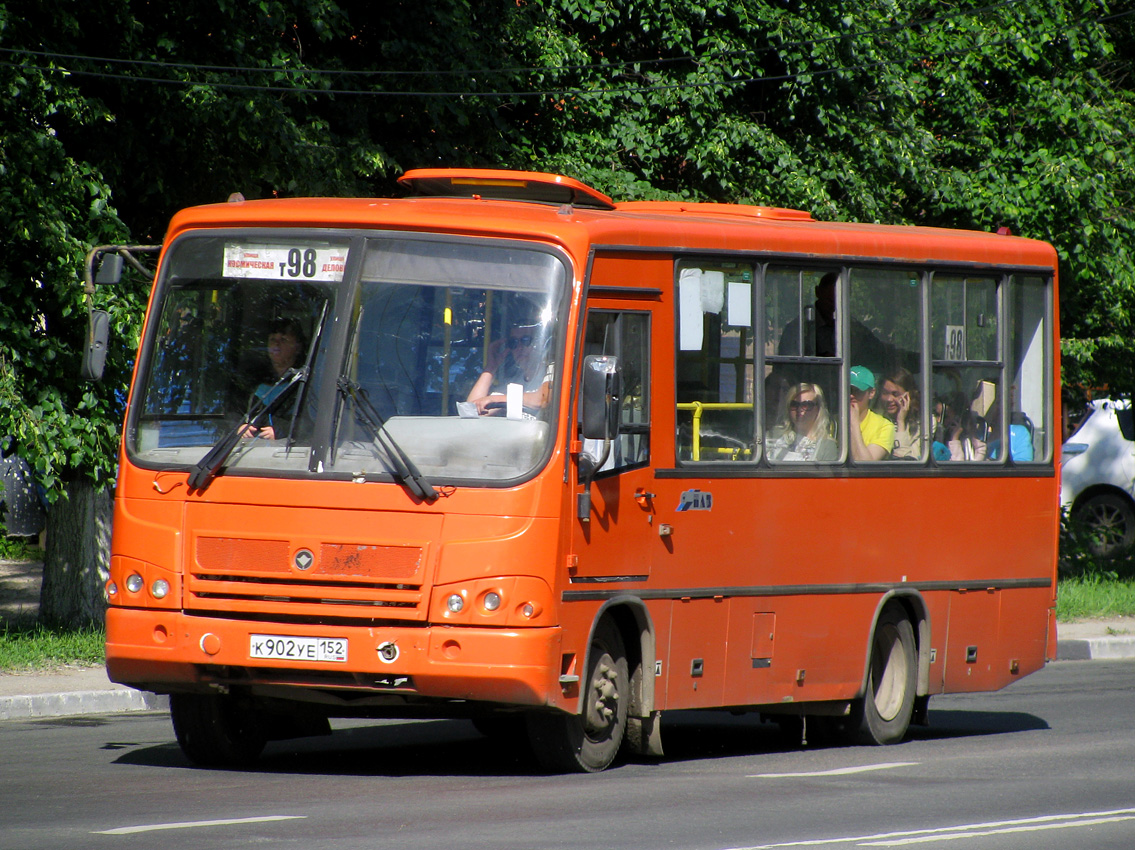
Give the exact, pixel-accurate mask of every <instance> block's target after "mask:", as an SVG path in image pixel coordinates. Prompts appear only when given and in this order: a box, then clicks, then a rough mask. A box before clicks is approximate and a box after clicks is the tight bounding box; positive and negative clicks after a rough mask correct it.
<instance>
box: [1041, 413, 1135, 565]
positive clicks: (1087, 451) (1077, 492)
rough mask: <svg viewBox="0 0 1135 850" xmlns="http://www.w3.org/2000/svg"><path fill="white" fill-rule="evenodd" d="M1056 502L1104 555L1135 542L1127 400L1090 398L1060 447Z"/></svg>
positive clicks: (1133, 425) (1134, 448)
mask: <svg viewBox="0 0 1135 850" xmlns="http://www.w3.org/2000/svg"><path fill="white" fill-rule="evenodd" d="M1063 455H1064V456H1063V458H1062V459H1061V462H1060V466H1061V483H1060V504H1061V506H1063V507H1065V508H1067V509H1068V510H1069V511H1070V512H1071V515H1072V519H1073V520H1074V521H1076V522H1078V523H1080V524H1081V525H1082V526H1083V527H1084V528H1086V529H1087V530H1088V532H1089V534H1090V540H1091V543H1090V544H1089V546H1090V548H1091V550H1092V552H1094V553H1095V554H1097V555H1102V556H1105V557H1106V556H1108V555H1113V554H1116V553H1117V552H1119V551H1120V550H1121V549H1124V548H1126V547H1129V546H1131V545H1132V544H1133V543H1135V411H1133V410H1132V407H1131V402H1130V400H1128V399H1124V400H1117V399H1096V400H1094V401H1092V402H1090V403H1089V404H1088V407H1087V410H1086V412H1085V415H1084V418H1083V419H1082V420H1081V421H1080V423H1079V425H1078V427H1077V428H1076V430H1074V431H1073V432H1072V435H1071V436H1070V437H1069V438H1068V440H1067V441H1066V442H1065V443H1064V450H1063Z"/></svg>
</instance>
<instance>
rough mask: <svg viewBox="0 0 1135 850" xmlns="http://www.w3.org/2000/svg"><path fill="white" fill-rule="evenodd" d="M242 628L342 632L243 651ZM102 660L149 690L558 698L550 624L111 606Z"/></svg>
mask: <svg viewBox="0 0 1135 850" xmlns="http://www.w3.org/2000/svg"><path fill="white" fill-rule="evenodd" d="M252 635H273V636H280V637H292V638H326V639H334V640H345V641H346V642H347V660H346V662H338V661H296V660H280V659H265V658H253V657H251V651H250V646H251V642H252ZM391 646H393V649H391ZM380 647H384V648H385V653H382V654H380V652H379V648H380ZM384 656H385V657H384ZM391 656H393V657H392V658H391ZM106 667H107V673H108V675H109V677H110V679H111V680H112V681H114V682H119V683H121V684H124V685H130V686H132V687H135V688H139V689H142V690H150V691H156V692H158V693H169V692H179V691H180V692H184V691H208V690H215V689H216V688H218V687H222V688H224V687H232V686H241V687H247V688H248V689H249V690H251V691H252V692H257V691H259V692H262V693H270V694H271V695H273V696H278V697H284V698H287V697H288V696H289V694H291V695H293V696H294V697H295V698H296V699H304V700H311V699H313V698H315V697H314V696H313V694H314V693H316V692H318V693H322V694H326V695H327V696H328V701H331V699H332V698H336V699H342V698H348V699H358V698H363V697H392V698H394V699H395V700H397V701H407V702H423V701H425V702H428V701H430V700H443V701H451V700H474V701H484V702H492V703H501V704H508V705H526V706H545V705H547V706H558V705H561V702H562V698H563V692H562V690H561V688H560V685H559V681H558V677H559V668H560V630H559V628H555V627H553V628H533V629H488V628H462V627H453V626H432V627H430V626H426V627H403V626H340V625H329V626H321V625H316V626H313V625H295V624H282V623H270V622H248V621H234V620H226V619H221V618H215V617H201V616H190V615H186V614H184V613H181V612H177V611H169V612H164V611H154V610H140V609H131V608H116V607H112V608H110V609H109V610H108V611H107V643H106Z"/></svg>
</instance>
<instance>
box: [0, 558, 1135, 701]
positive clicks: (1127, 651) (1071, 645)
mask: <svg viewBox="0 0 1135 850" xmlns="http://www.w3.org/2000/svg"><path fill="white" fill-rule="evenodd" d="M42 572H43V565H42V564H26V563H19V564H16V563H12V562H8V561H0V628H3V626H4V624H5V623H6V622H8V621H10V620H11V621H14V620H16V619H17V618H18V619H19V620H20V621H22V622H27V621H28V618H31V619H32V620H33V621H34V617H35V613H36V611H37V610H38V608H39V585H40V581H41V578H42ZM1057 634H1058V638H1059V640H1058V647H1057V660H1058V661H1100V660H1114V659H1124V658H1131V659H1135V617H1117V618H1114V619H1109V620H1091V621H1088V622H1083V623H1061V624H1059V625H1058V626H1057ZM168 705H169V701H168V698H167V697H164V696H157V695H155V694H150V693H143V692H141V691H136V690H134V689H133V688H127V687H124V686H122V685H116V684H114V683H113V682H111V681H110V680H109V679H107V677H106V671H105V670H104V669H103V668H101V667H77V668H65V669H62V670H51V671H47V672H35V673H19V674H11V673H0V720H13V719H16V718H36V717H66V716H73V715H83V714H109V713H112V712H121V711H153V710H164V709H166V708H167V707H168Z"/></svg>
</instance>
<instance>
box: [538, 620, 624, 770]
mask: <svg viewBox="0 0 1135 850" xmlns="http://www.w3.org/2000/svg"><path fill="white" fill-rule="evenodd" d="M589 656H590V659H589V661H588V668H587V678H586V679H585V680H584V687H585V689H586V690H585V692H584V694H583V713H582V714H565V713H562V712H561V713H556V714H544V713H534V714H530V715H529V716H528V736H529V740H530V741H531V743H532V749H533V751H534V752H535V754H536V758H537V759H538V760H539V762H540V764H541V765H543V766H544V767H545V768H546V769H548V770H553V771H557V772H560V771H571V772H576V773H596V772H598V771H600V770H604V769H606V768H607V767H608V766H609V765H610V764H611V762H613V761H614V760H615V756H616V755H617V754H618V752H619V746H620V745H621V744H622V742H623V736H624V735H625V734H626V729H627V708H628V703H629V700H630V676H629V675H628V672H627V671H628V665H627V657H626V652H625V649H624V647H623V640H622V638H621V637H620V635H619V631H618V629H616V628H615V626H614V624H613V623H612V622H611V621H609V620H604V621H603V622H602V623H600V624H599V626H598V627H597V628H596V629H595V633H594V634H593V635H592V638H591V651H590V653H589Z"/></svg>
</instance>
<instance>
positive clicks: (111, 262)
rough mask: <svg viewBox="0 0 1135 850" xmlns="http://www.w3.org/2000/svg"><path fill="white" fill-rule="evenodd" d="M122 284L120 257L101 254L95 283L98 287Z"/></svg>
mask: <svg viewBox="0 0 1135 850" xmlns="http://www.w3.org/2000/svg"><path fill="white" fill-rule="evenodd" d="M121 282H122V255H121V254H103V255H102V260H101V261H100V262H99V270H98V273H97V274H96V275H95V283H97V284H100V285H107V284H116V283H121Z"/></svg>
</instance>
